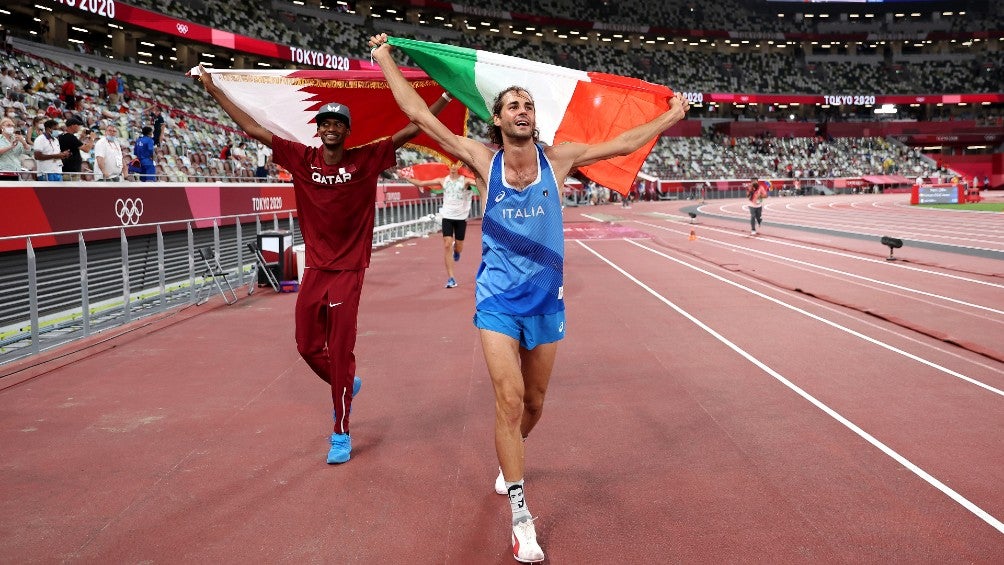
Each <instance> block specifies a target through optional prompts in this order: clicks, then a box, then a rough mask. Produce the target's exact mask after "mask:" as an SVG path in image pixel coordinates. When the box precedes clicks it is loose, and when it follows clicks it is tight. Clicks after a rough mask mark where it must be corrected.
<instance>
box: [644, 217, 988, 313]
mask: <svg viewBox="0 0 1004 565" xmlns="http://www.w3.org/2000/svg"><path fill="white" fill-rule="evenodd" d="M635 223H638V224H641V225H643V226H648V227H651V228H656V229H659V230H663V231H671V232H673V233H679V234H683V235H686V234H685V233H684V232H681V231H677V230H674V229H670V228H667V227H666V226H660V225H658V224H650V223H647V222H642V221H640V220H635ZM702 229H707V230H710V231H716V232H720V233H726V234H728V235H735V233H734V232H730V231H727V230H722V229H718V228H712V227H708V226H704V227H703V228H702ZM741 237H743V238H745V237H746V236H745V234H743V235H742V236H741ZM761 241H766V242H768V243H773V244H775V245H785V246H788V247H795V248H797V249H804V250H808V251H815V252H818V253H827V254H830V255H836V256H838V257H844V258H847V259H855V260H858V261H866V262H868V263H876V264H879V265H886V266H889V267H895V268H898V269H906V270H909V271H915V272H918V273H923V274H926V275H935V276H939V277H946V278H950V279H955V280H958V281H963V282H967V283H973V284H980V285H985V286H989V287H993V288H999V289H1002V290H1004V285H1001V284H997V283H992V282H988V281H981V280H979V279H973V278H969V277H963V276H960V275H953V274H951V273H942V272H938V271H932V270H930V269H923V268H920V267H913V266H911V265H904V264H902V263H891V262H889V261H886V260H884V259H883V260H881V261H879V260H878V259H872V258H870V257H861V256H857V255H851V254H850V253H843V252H840V251H833V250H830V249H819V248H816V247H810V246H807V245H800V244H797V243H790V242H787V241H781V240H777V239H770V238H766V239H763V240H761ZM712 243H715V244H718V245H725V246H728V247H734V248H738V249H742V250H744V251H749V252H751V253H757V254H760V255H767V256H769V257H775V258H782V259H784V260H786V261H791V262H794V263H802V264H804V265H810V266H812V267H819V268H820V269H828V267H822V266H819V265H816V264H815V263H806V262H804V261H799V260H797V259H791V258H788V257H784V256H783V255H775V254H773V253H770V252H767V251H760V250H759V249H753V248H749V247H745V246H742V245H736V244H734V243H727V242H725V241H712ZM828 270H833V269H828ZM833 272H836V273H838V274H846V275H848V276H851V277H855V278H861V279H864V280H867V281H870V282H876V283H878V284H885V285H889V286H893V287H895V288H900V289H906V287H900V286H898V285H894V284H892V283H885V282H882V281H877V280H875V279H870V278H868V277H865V276H862V275H855V274H853V273H847V272H844V271H837V270H833ZM906 290H910V292H917V293H920V294H928V295H929V296H932V297H934V298H944V299H945V300H949V301H952V302H958V303H959V304H964V305H967V306H972V307H974V308H981V309H986V310H990V311H992V312H996V313H999V314H1004V311H1000V310H995V309H993V308H990V307H987V306H980V305H978V304H971V303H969V302H961V301H958V300H956V299H954V298H948V297H942V296H941V295H936V294H929V293H926V292H924V291H921V290H912V289H906Z"/></svg>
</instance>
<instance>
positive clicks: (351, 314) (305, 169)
mask: <svg viewBox="0 0 1004 565" xmlns="http://www.w3.org/2000/svg"><path fill="white" fill-rule="evenodd" d="M199 70H200V71H201V74H200V75H199V76H200V78H199V80H200V81H201V82H202V84H203V85H205V88H206V92H208V93H209V95H210V96H212V97H213V98H214V99H216V101H217V102H218V103H219V104H220V107H221V108H223V111H225V112H226V113H227V114H228V115H229V116H230V117H231V118H233V120H234V122H236V123H237V125H238V126H240V127H241V129H243V130H244V131H245V132H247V134H248V135H250V136H251V137H253V138H255V139H257V140H258V141H260V142H261V143H263V144H264V145H266V146H268V147H271V148H272V151H273V154H272V159H273V161H274V162H275V163H277V164H279V165H281V166H282V167H283V168H285V169H286V170H288V171H289V172H290V173H291V174H292V176H293V189H294V191H295V193H296V211H297V215H298V217H299V219H300V230H301V232H302V233H303V241H304V244H305V246H306V268H305V269H304V272H303V280H302V281H301V282H300V290H299V295H298V296H297V299H296V347H297V350H298V351H299V353H300V355H301V356H302V357H303V358H304V360H306V362H307V364H308V365H309V366H310V368H311V369H313V371H314V372H315V373H316V374H317V376H319V377H320V378H321V379H323V380H324V381H325V382H327V383H329V384H330V385H331V398H332V401H333V404H334V419H335V426H334V433H332V434H331V439H330V443H331V448H330V450H329V451H328V463H332V464H333V463H344V462H346V461H348V460H349V458H350V455H351V451H352V441H351V438H350V436H349V413H350V411H351V407H352V384H353V379H354V375H355V369H356V361H355V354H354V353H353V350H354V349H355V345H356V316H357V314H358V312H359V297H360V293H361V291H362V286H363V274H364V273H365V270H366V268H367V267H368V266H369V263H370V252H371V249H372V240H373V215H374V204H375V201H376V185H377V178H378V176H379V175H380V173H381V172H382V171H384V170H385V169H388V168H390V167H393V166H394V165H395V156H394V150H395V149H397V148H398V147H401V146H402V145H404V143H405V142H406V141H408V140H409V139H411V138H412V137H414V136H415V135H416V134H417V133H418V128H417V127H416V126H415V125H414V124H411V123H409V124H408V125H407V126H405V127H404V128H402V129H401V130H399V131H398V132H397V133H395V134H394V135H393V136H391V137H389V138H385V139H383V140H380V141H376V142H373V143H370V144H367V145H363V146H361V147H354V148H350V149H347V148H346V147H345V140H346V138H348V136H349V133H350V132H351V131H352V130H351V125H352V118H351V114H350V112H349V109H348V107H346V106H345V105H343V104H337V103H330V104H325V105H324V106H322V107H321V108H320V110H318V112H317V115H316V116H315V121H316V122H317V136H318V137H319V138H320V139H321V146H320V147H308V146H306V145H303V144H301V143H298V142H295V141H290V140H288V139H284V138H281V137H278V136H274V135H273V134H272V132H270V131H269V130H267V129H265V128H264V127H262V126H261V125H260V124H259V123H258V122H257V121H255V120H254V118H252V117H251V116H249V115H248V114H247V113H246V112H245V111H244V110H241V109H240V108H239V107H237V105H236V104H234V103H233V102H232V101H231V100H230V99H229V98H228V97H227V95H226V94H225V93H224V92H223V91H222V90H220V88H219V87H218V86H216V85H215V84H213V80H212V75H210V74H209V73H207V72H206V71H205V69H203V68H202V67H201V66H200V67H199ZM447 102H448V99H447V98H445V97H443V98H440V99H437V101H436V102H435V103H433V105H432V110H433V111H434V112H437V113H438V111H439V110H442V108H443V107H444V106H446V103H447Z"/></svg>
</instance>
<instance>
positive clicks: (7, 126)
mask: <svg viewBox="0 0 1004 565" xmlns="http://www.w3.org/2000/svg"><path fill="white" fill-rule="evenodd" d="M29 149H31V144H30V143H28V140H27V139H25V137H24V132H20V131H17V130H16V129H15V128H14V120H12V119H10V118H9V117H4V118H2V119H0V180H5V181H16V180H19V179H20V176H19V173H20V172H21V157H22V156H23V155H24V154H25V152H26V151H28V150H29Z"/></svg>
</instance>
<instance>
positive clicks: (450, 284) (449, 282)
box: [446, 277, 457, 288]
mask: <svg viewBox="0 0 1004 565" xmlns="http://www.w3.org/2000/svg"><path fill="white" fill-rule="evenodd" d="M456 286H457V279H455V278H453V277H450V278H448V279H446V288H455V287H456Z"/></svg>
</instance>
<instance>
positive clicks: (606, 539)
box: [0, 195, 1004, 564]
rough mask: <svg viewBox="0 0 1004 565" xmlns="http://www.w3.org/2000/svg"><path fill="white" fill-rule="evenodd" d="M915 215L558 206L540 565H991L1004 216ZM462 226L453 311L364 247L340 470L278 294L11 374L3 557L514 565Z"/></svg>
mask: <svg viewBox="0 0 1004 565" xmlns="http://www.w3.org/2000/svg"><path fill="white" fill-rule="evenodd" d="M905 198H906V195H885V196H874V195H868V196H856V197H851V196H847V197H826V198H788V199H782V198H778V199H771V200H768V204H767V208H766V209H765V211H764V219H765V222H766V223H765V225H764V226H763V228H762V230H761V233H762V235H761V236H758V237H756V238H753V237H750V236H749V235H748V229H749V226H748V223H744V222H745V221H746V218H747V216H746V212H745V211H744V210H742V202H741V201H713V202H709V203H706V204H703V205H701V204H700V203H696V202H679V203H677V202H657V203H640V204H636V205H635V206H634V207H633V208H631V209H628V210H625V209H621V208H620V207H619V206H618V205H608V206H598V207H581V208H568V209H566V211H565V215H566V228H567V232H566V233H567V236H568V242H567V244H566V258H567V277H566V279H567V280H566V298H567V304H568V338H567V339H566V340H565V342H564V343H563V344H562V346H561V348H560V350H559V354H558V361H557V364H556V369H555V373H554V376H553V378H552V383H551V388H550V392H549V397H548V404H547V408H546V410H545V416H544V418H543V420H542V421H541V423H540V425H539V426H538V428H537V429H536V430H535V432H534V434H532V435H531V437H530V438H529V439H528V441H527V453H528V467H527V497H528V502H529V505H530V510H531V512H533V513H534V514H535V515H537V516H538V517H539V519H538V522H537V525H538V532H539V535H540V540H541V543H542V545H543V547H544V549H545V552H547V554H548V561H549V562H552V563H573V564H580V563H698V562H699V563H721V562H763V563H821V562H826V563H879V562H882V563H885V562H890V561H895V562H908V563H999V562H1000V558H1001V555H1004V525H1002V523H1001V520H1002V519H1004V489H1002V487H1001V485H1002V484H1004V449H1002V448H1001V446H1002V445H1004V425H1002V423H1004V339H1002V337H1004V292H1002V290H1004V274H1002V273H1004V268H1002V265H1004V262H1002V258H1004V249H1002V248H1004V242H1002V241H1001V236H1002V234H1004V229H1002V227H1004V215H1001V214H962V213H959V212H952V211H945V212H940V211H932V210H917V209H912V208H909V207H907V206H903V205H902V202H903V201H904V200H905ZM697 208H699V210H698V217H697V219H696V220H695V223H691V219H690V218H689V217H688V216H687V212H688V211H692V210H695V209H697ZM471 228H472V229H470V230H468V233H469V238H468V246H469V247H468V250H467V251H466V252H465V253H464V257H463V259H462V260H461V262H460V265H459V266H460V270H459V275H458V281H459V282H460V284H461V286H460V287H458V288H457V289H452V290H446V289H443V288H442V284H443V280H444V279H445V276H444V274H443V269H442V265H441V263H440V259H439V258H440V257H441V246H440V241H439V238H438V237H431V238H427V239H417V240H413V241H409V242H404V243H402V244H400V245H398V246H395V247H390V248H387V249H383V250H380V251H378V252H376V253H375V254H374V260H373V266H372V267H371V269H370V271H369V273H368V275H367V283H366V289H365V291H364V295H363V306H362V314H361V319H360V327H359V330H360V337H359V343H358V347H357V354H358V358H359V364H360V367H359V372H360V374H361V375H362V376H363V378H364V385H363V390H362V392H361V394H360V397H359V399H358V400H357V402H356V403H355V409H354V413H353V416H354V418H353V440H354V447H355V450H354V452H353V458H352V461H350V462H349V463H347V464H345V465H342V466H338V467H330V466H327V465H325V464H324V463H323V457H324V455H325V453H326V447H325V435H326V433H327V432H328V431H329V426H330V424H329V423H328V422H327V418H329V414H330V404H329V402H330V400H329V397H328V395H327V393H326V390H325V388H324V386H323V385H322V383H321V382H320V381H319V380H317V379H316V378H315V377H313V376H312V375H311V374H310V371H309V370H308V369H307V367H306V365H305V364H304V363H303V362H302V361H301V360H299V358H298V357H297V355H296V352H295V348H294V346H293V343H292V307H293V302H294V301H295V296H294V295H291V294H280V295H275V294H264V293H261V292H259V293H256V294H255V295H253V296H251V297H242V299H241V301H240V302H238V304H237V305H235V306H232V307H226V306H223V305H222V301H220V300H219V299H218V298H217V299H216V300H214V301H211V302H210V303H209V304H207V305H204V306H201V307H190V308H188V309H186V310H184V311H181V312H177V313H174V314H172V315H169V316H166V317H164V318H163V319H160V320H154V321H149V320H148V321H141V322H137V323H134V324H133V325H132V326H129V327H128V328H125V329H124V330H123V331H121V332H119V335H115V336H113V335H101V336H96V337H94V338H92V339H91V340H90V341H88V342H86V343H81V344H75V345H73V346H71V347H69V348H64V349H61V350H58V351H54V352H49V353H47V354H44V355H43V356H42V357H41V359H36V360H34V361H33V362H32V363H22V364H19V365H12V366H4V367H0V375H5V376H4V377H3V378H2V379H0V407H2V408H0V446H2V447H0V454H2V458H0V461H2V463H0V490H2V492H3V493H4V496H3V499H2V502H0V511H2V514H0V516H2V517H0V561H3V562H12V563H51V562H70V563H116V562H139V561H149V562H206V563H209V562H223V563H234V562H239V561H243V562H247V561H251V562H285V563H409V564H411V563H465V564H466V563H511V562H513V561H512V558H511V554H510V553H509V548H508V547H507V544H508V535H509V534H508V528H507V516H506V512H507V504H506V502H505V499H504V498H503V497H499V496H498V495H495V494H494V492H493V491H492V481H493V479H494V477H495V474H496V472H497V471H496V469H497V467H496V462H495V458H494V452H493V447H492V428H491V426H492V418H493V413H492V410H493V408H492V406H493V400H492V395H491V390H490V385H489V384H488V379H487V374H486V370H485V367H484V360H483V359H482V357H481V351H480V345H479V342H478V339H477V334H476V332H475V330H474V329H473V327H472V325H471V322H470V318H471V311H472V308H473V296H472V286H471V279H472V278H473V274H474V271H475V269H476V267H477V263H476V257H475V256H476V255H477V252H476V250H477V247H478V245H479V241H478V237H479V230H478V225H477V223H474V224H472V226H471ZM692 233H693V235H691V234H692ZM881 235H890V236H893V237H900V238H902V239H904V240H905V242H906V244H905V245H904V247H903V248H902V249H898V250H896V256H897V257H898V258H899V260H897V261H886V260H885V257H886V256H887V255H888V249H887V248H885V247H883V246H882V245H881V244H880V243H879V242H878V237H879V236H881Z"/></svg>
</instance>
